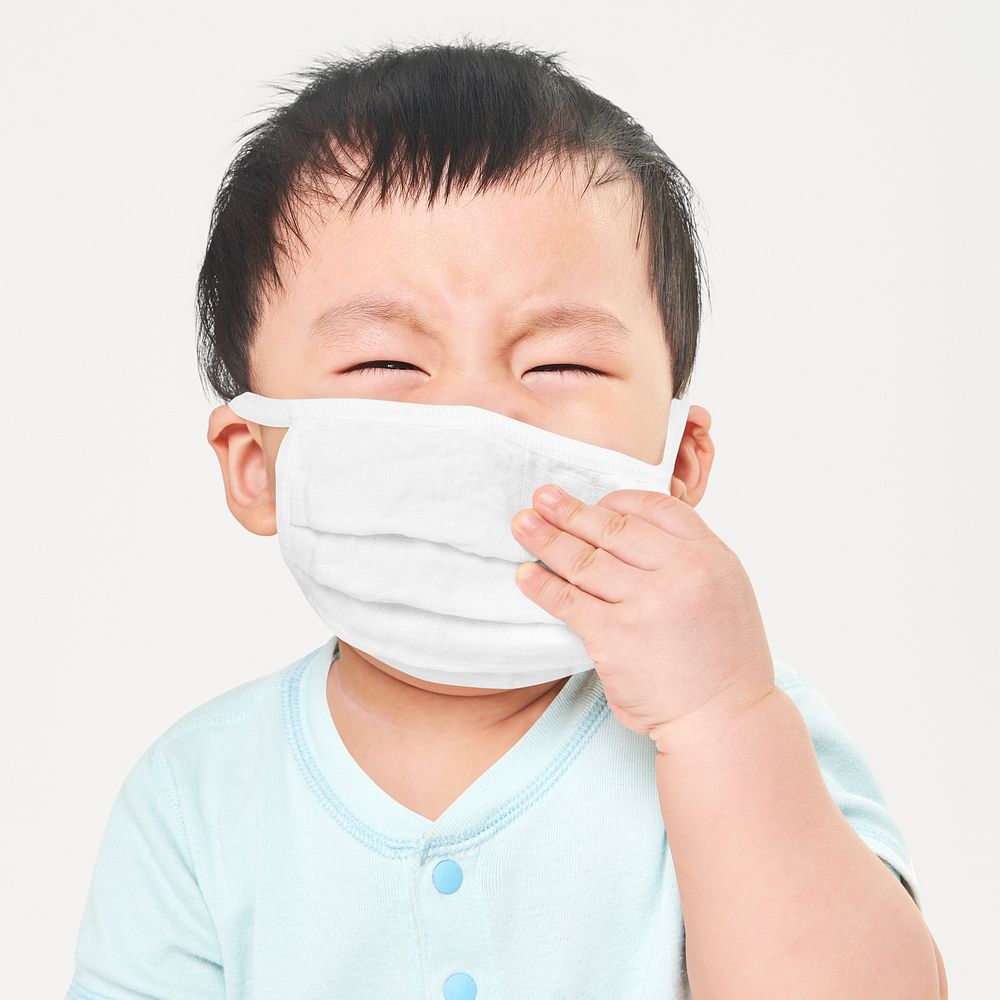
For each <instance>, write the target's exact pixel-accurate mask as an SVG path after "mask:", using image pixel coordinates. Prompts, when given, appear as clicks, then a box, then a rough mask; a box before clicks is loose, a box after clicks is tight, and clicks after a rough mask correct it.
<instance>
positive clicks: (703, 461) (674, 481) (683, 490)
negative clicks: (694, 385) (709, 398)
mask: <svg viewBox="0 0 1000 1000" xmlns="http://www.w3.org/2000/svg"><path fill="white" fill-rule="evenodd" d="M711 426H712V415H711V414H710V413H709V412H708V410H706V409H705V407H704V406H698V405H696V404H694V403H692V404H691V407H690V408H689V410H688V415H687V427H685V428H684V436H683V437H682V438H681V444H680V448H678V450H677V461H676V462H675V463H674V472H673V476H672V477H671V480H670V493H671V495H673V496H679V497H680V498H681V499H682V500H684V501H685V502H687V503H689V504H690V505H691V506H692V507H694V506H695V505H696V504H697V503H698V501H699V500H700V499H701V498H702V497H703V496H704V495H705V490H706V489H707V488H708V474H709V472H710V471H711V469H712V460H713V459H714V458H715V444H714V443H713V441H712V436H711V434H709V433H708V429H709V428H710V427H711Z"/></svg>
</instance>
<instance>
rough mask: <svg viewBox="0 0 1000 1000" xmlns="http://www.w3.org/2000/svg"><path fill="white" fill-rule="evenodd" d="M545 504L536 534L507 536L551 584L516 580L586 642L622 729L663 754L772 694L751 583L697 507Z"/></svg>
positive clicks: (676, 502)
mask: <svg viewBox="0 0 1000 1000" xmlns="http://www.w3.org/2000/svg"><path fill="white" fill-rule="evenodd" d="M541 492H542V491H541V489H539V490H536V491H535V494H534V496H533V497H532V504H533V512H534V513H535V515H536V516H539V517H540V522H539V524H537V525H536V526H532V525H531V524H530V523H525V521H526V520H529V519H530V514H531V513H532V512H529V511H518V513H517V514H516V515H515V516H514V518H513V520H512V522H511V526H512V531H513V532H514V535H515V536H516V537H517V539H518V540H519V541H520V542H521V544H522V545H523V546H524V547H525V548H526V549H528V550H529V551H530V552H532V553H534V554H535V555H536V556H537V557H538V558H539V559H541V560H542V561H543V562H544V563H545V564H546V565H547V566H551V567H552V569H553V570H554V572H551V573H550V572H549V571H548V570H547V569H546V568H545V567H544V566H538V565H536V564H534V563H523V564H522V566H521V567H519V569H518V572H517V575H516V577H515V579H517V582H518V586H519V587H520V588H521V590H522V592H523V593H524V594H526V595H527V596H528V597H530V598H531V599H532V600H533V601H534V602H535V603H536V604H538V605H539V606H540V607H542V608H544V609H545V610H546V611H548V612H549V614H551V615H553V616H555V617H556V618H559V619H561V620H562V621H564V622H565V623H566V624H567V625H568V626H569V627H570V628H571V629H572V630H573V631H574V632H575V633H576V634H577V635H578V636H579V637H580V639H582V640H583V643H584V646H585V647H586V650H587V654H588V655H589V656H590V658H591V659H592V660H593V661H594V667H595V669H596V670H597V673H598V675H599V676H600V678H601V682H602V684H603V686H604V693H605V696H606V697H607V700H608V704H609V705H610V706H611V709H612V711H613V712H614V713H615V715H616V716H617V717H618V719H619V720H620V721H621V722H622V724H623V725H625V726H627V727H628V728H629V729H632V730H634V731H635V732H637V733H642V734H644V735H648V736H649V737H650V738H651V739H653V740H656V742H657V748H658V749H659V750H663V749H664V748H665V744H666V741H665V740H663V737H665V736H666V735H667V734H668V732H669V733H671V734H672V733H674V732H675V731H676V729H677V723H678V721H679V720H681V719H682V718H688V719H693V718H697V719H699V720H705V721H709V720H710V721H714V722H718V721H719V720H722V719H725V718H727V717H731V716H732V715H733V714H737V713H739V712H741V711H743V710H744V709H747V708H750V707H751V706H752V705H754V704H756V703H757V702H758V701H760V700H761V699H762V698H764V697H765V696H766V695H767V694H770V693H771V691H773V690H774V686H775V684H774V665H773V663H772V660H771V652H770V649H769V647H768V643H767V638H766V636H765V633H764V624H763V622H762V621H761V617H760V609H759V607H758V606H757V599H756V597H755V596H754V592H753V588H752V586H751V585H750V580H749V578H748V577H747V574H746V571H745V570H744V569H743V565H742V564H741V563H740V561H739V559H738V558H737V557H736V554H735V553H734V552H733V551H732V550H731V549H730V548H729V547H728V546H726V545H725V543H724V542H723V541H722V540H721V539H720V538H719V537H718V536H717V535H715V534H714V533H713V532H712V531H711V530H709V528H708V527H707V526H706V524H705V522H704V521H702V519H701V517H700V516H699V515H698V514H697V513H696V512H695V510H694V508H693V507H692V506H691V505H690V504H688V503H685V502H684V501H683V500H681V499H679V498H677V497H672V496H670V495H669V494H666V493H656V492H652V491H649V490H616V491H614V492H613V493H609V494H607V496H605V497H603V498H602V499H601V500H600V501H599V502H598V503H597V504H586V503H583V502H582V501H581V500H577V499H575V498H574V497H572V496H570V495H568V494H566V493H562V495H561V496H560V497H559V498H558V499H557V500H555V502H554V503H545V502H544V501H543V499H542V497H541ZM556 573H558V574H559V576H557V575H556ZM560 577H563V578H564V579H560ZM703 724H704V723H703V722H698V723H696V724H695V725H696V728H700V727H701V725H703Z"/></svg>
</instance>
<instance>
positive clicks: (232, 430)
mask: <svg viewBox="0 0 1000 1000" xmlns="http://www.w3.org/2000/svg"><path fill="white" fill-rule="evenodd" d="M260 435H261V429H260V425H259V424H255V423H253V422H251V421H247V420H244V419H243V418H242V417H240V416H238V415H237V414H236V413H234V412H233V411H232V410H231V409H229V407H228V406H226V405H225V404H223V405H222V406H217V407H216V408H215V409H214V410H212V412H211V414H209V418H208V443H209V444H210V445H211V446H212V448H213V449H214V451H215V454H216V455H217V456H218V459H219V465H220V466H221V467H222V481H223V483H224V485H225V488H226V503H227V504H228V506H229V510H230V511H231V512H232V515H233V517H235V518H236V520H237V521H239V522H240V524H242V525H243V527H244V528H246V529H247V531H252V532H253V533H254V534H255V535H274V534H276V533H277V530H278V528H277V517H276V514H275V509H274V493H273V491H272V489H271V485H270V481H269V475H268V467H267V456H266V454H265V452H264V448H263V445H262V444H261V437H260Z"/></svg>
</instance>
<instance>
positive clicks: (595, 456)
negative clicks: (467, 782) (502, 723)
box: [229, 392, 690, 688]
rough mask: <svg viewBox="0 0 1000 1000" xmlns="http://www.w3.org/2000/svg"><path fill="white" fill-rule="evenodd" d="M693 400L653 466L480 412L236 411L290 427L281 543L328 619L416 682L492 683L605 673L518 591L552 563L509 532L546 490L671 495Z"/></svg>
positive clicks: (301, 403) (263, 404)
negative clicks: (552, 486)
mask: <svg viewBox="0 0 1000 1000" xmlns="http://www.w3.org/2000/svg"><path fill="white" fill-rule="evenodd" d="M689 405H690V404H689V403H687V402H682V401H681V400H678V399H675V400H673V401H672V403H671V405H670V413H669V424H668V429H667V436H666V444H665V446H664V449H663V458H662V460H661V461H660V463H659V464H658V465H650V464H649V463H648V462H643V461H640V460H639V459H637V458H633V457H632V456H631V455H626V454H624V453H623V452H620V451H615V450H613V449H611V448H603V447H600V446H598V445H594V444H588V443H587V442H585V441H579V440H577V439H576V438H570V437H564V436H563V435H561V434H556V433H553V432H552V431H548V430H543V429H542V428H540V427H536V426H534V425H533V424H528V423H524V422H523V421H520V420H515V419H513V418H512V417H508V416H505V415H503V414H501V413H497V412H495V411H494V410H488V409H482V408H480V407H477V406H461V405H451V404H437V403H403V402H397V401H395V400H384V399H356V398H326V397H322V398H315V399H276V398H272V397H269V396H260V395H258V394H256V393H252V392H244V393H241V394H240V395H239V396H236V397H235V398H234V399H233V400H232V402H230V403H229V407H230V409H231V410H233V411H234V412H235V413H236V414H238V415H239V416H241V417H243V418H244V419H246V420H250V421H253V422H254V423H258V424H265V425H267V426H270V427H287V428H288V431H287V432H286V433H285V436H284V438H283V439H282V442H281V446H280V447H279V449H278V456H277V458H276V460H275V479H276V489H277V496H276V497H275V507H276V515H277V530H278V539H279V544H280V547H281V554H282V556H283V557H284V559H285V562H286V563H287V564H288V566H289V568H290V569H291V571H292V575H293V576H294V577H295V579H296V580H297V581H298V584H299V586H300V587H301V588H302V591H303V593H304V594H305V596H306V599H307V600H308V601H309V603H310V604H311V605H312V607H313V609H314V610H315V612H316V613H317V614H318V615H319V617H320V619H321V620H322V621H323V623H324V624H325V625H326V626H327V627H328V628H329V629H331V630H332V632H333V634H335V635H336V636H338V637H340V638H342V639H344V641H345V642H347V643H349V644H350V645H352V646H354V647H356V648H358V649H360V650H362V651H363V652H365V653H367V654H369V655H370V656H374V657H375V658H376V659H379V660H381V661H382V662H383V663H386V664H388V665H389V666H390V667H394V668H395V669H396V670H401V671H403V672H404V673H406V674H409V675H410V676H412V677H418V678H420V679H422V680H425V681H432V682H433V683H436V684H455V685H461V686H466V687H482V688H515V687H527V686H529V685H532V684H541V683H544V682H546V681H553V680H557V679H559V678H561V677H567V676H569V675H570V674H575V673H579V672H581V671H584V670H590V669H592V668H593V666H594V664H593V661H592V660H591V659H590V658H589V657H588V656H587V653H586V650H585V648H584V645H583V641H582V640H581V639H580V638H579V637H578V636H577V635H576V633H574V632H573V631H572V630H571V629H570V628H569V626H568V625H566V624H565V623H564V622H563V621H561V620H560V619H558V618H556V617H554V616H553V615H551V614H549V613H548V612H547V611H545V610H544V609H542V608H541V607H539V606H538V605H537V604H536V603H535V602H534V601H532V600H531V599H530V598H529V597H527V596H526V595H525V594H523V593H522V592H521V590H520V588H519V587H518V585H517V582H516V581H515V579H514V572H515V571H516V569H517V567H518V565H519V564H520V563H522V562H529V561H538V562H540V561H541V560H537V559H536V557H535V555H534V554H533V553H531V552H530V551H529V550H528V549H526V548H525V547H524V546H523V545H522V544H521V543H520V542H519V541H518V540H517V538H516V537H515V536H514V534H513V532H512V530H511V521H512V519H513V517H514V515H515V514H516V513H517V512H518V511H519V510H521V509H522V508H530V507H531V506H532V502H531V498H532V494H533V493H534V491H535V490H536V489H537V488H538V487H539V486H541V485H542V484H543V483H556V484H557V485H559V486H561V487H563V489H565V490H567V491H568V492H569V493H570V494H572V495H573V496H574V497H576V498H577V499H579V500H583V501H584V502H585V503H590V504H593V503H597V501H598V500H600V499H601V498H602V497H604V496H605V495H607V494H608V493H611V492H612V491H614V490H619V489H640V490H655V491H657V492H661V493H669V492H670V478H671V475H672V474H673V469H674V462H675V461H676V458H677V450H678V448H679V446H680V441H681V437H682V436H683V433H684V428H685V426H686V424H687V413H688V408H689ZM542 565H545V564H544V563H542Z"/></svg>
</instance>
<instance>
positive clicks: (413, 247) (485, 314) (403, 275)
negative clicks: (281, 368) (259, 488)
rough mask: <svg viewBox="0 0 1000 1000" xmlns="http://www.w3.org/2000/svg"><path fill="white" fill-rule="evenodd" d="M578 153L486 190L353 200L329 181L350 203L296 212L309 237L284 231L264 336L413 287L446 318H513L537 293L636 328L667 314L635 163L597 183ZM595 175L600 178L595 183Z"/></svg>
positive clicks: (416, 296) (432, 312)
mask: <svg viewBox="0 0 1000 1000" xmlns="http://www.w3.org/2000/svg"><path fill="white" fill-rule="evenodd" d="M600 177H601V172H600V170H598V171H596V172H595V178H596V180H595V179H591V178H590V177H589V175H588V172H587V171H585V170H583V169H581V168H579V167H578V166H577V165H574V164H573V163H560V164H558V165H551V164H550V165H547V166H544V167H542V166H539V167H538V168H537V169H535V170H532V171H529V172H528V173H527V174H525V175H524V176H523V177H521V178H520V179H518V180H516V181H513V182H504V183H499V184H497V185H495V186H493V187H490V188H488V189H486V190H484V191H478V190H476V188H475V182H473V184H471V185H470V186H469V187H468V188H466V189H465V190H461V191H460V190H457V189H455V188H453V189H452V190H451V191H450V192H449V193H448V195H447V197H444V195H443V188H442V189H441V192H439V194H438V197H437V198H436V199H435V201H434V202H433V203H432V204H428V201H427V194H426V192H423V193H422V194H421V195H419V196H418V197H415V198H414V197H410V198H404V197H402V196H394V197H391V198H390V199H389V200H388V201H386V202H385V203H384V204H376V203H375V200H374V198H373V197H368V198H367V199H366V200H364V201H363V202H361V203H360V204H359V205H358V207H357V210H356V211H354V212H350V211H348V210H347V208H346V207H344V204H345V203H346V201H347V200H348V199H349V197H350V194H351V185H350V183H348V182H347V181H338V182H336V183H332V182H326V183H327V185H328V190H329V192H330V194H331V195H332V196H333V197H334V198H338V199H340V201H341V204H337V203H336V202H333V201H326V200H324V201H318V200H315V199H314V200H312V201H311V202H309V203H306V204H304V205H303V206H302V207H301V209H300V210H299V211H297V212H296V222H297V224H298V226H299V231H300V233H301V236H302V242H301V243H300V242H299V241H298V240H297V239H294V238H290V237H288V236H287V235H285V236H282V237H281V239H282V242H283V243H284V244H285V245H286V246H287V247H288V249H289V252H290V255H291V259H286V258H282V260H281V261H279V273H280V274H281V278H282V283H283V286H284V287H283V289H282V290H281V292H280V293H277V294H274V295H272V296H271V298H270V300H269V301H268V302H267V303H266V304H265V305H264V307H263V312H262V316H261V319H260V323H259V325H258V330H259V342H260V343H261V346H263V342H264V341H266V340H267V339H268V337H269V336H270V335H273V331H274V330H278V329H280V330H282V331H286V332H287V331H290V330H294V331H300V332H301V334H302V335H303V336H304V335H305V334H306V333H307V332H308V331H309V330H310V329H311V328H313V327H314V326H315V322H316V320H317V318H318V317H319V316H320V315H322V314H323V312H324V311H326V310H329V309H330V308H331V307H334V308H335V307H336V305H337V303H340V302H344V301H346V300H349V299H351V298H352V297H357V296H363V295H366V294H373V293H374V294H392V293H394V292H401V293H402V294H403V295H404V296H405V297H406V298H407V299H409V300H411V301H414V302H415V303H419V306H420V308H421V311H422V313H423V314H424V315H426V316H428V317H430V319H431V320H432V321H433V322H440V323H441V324H442V325H443V326H446V325H450V324H452V323H453V322H454V321H455V320H456V318H459V317H461V319H462V321H463V322H464V323H465V324H467V325H469V326H470V327H471V326H473V325H475V326H484V327H491V326H495V325H498V324H501V323H502V322H503V321H504V317H506V316H510V315H512V314H513V312H514V311H516V310H518V309H519V308H520V307H521V306H522V305H523V304H524V303H525V302H526V301H527V300H538V302H541V301H542V300H545V301H554V300H559V299H565V300H572V301H574V302H577V303H581V304H585V305H589V306H592V307H593V308H594V309H595V310H601V309H603V310H606V311H608V312H611V313H613V314H614V315H616V316H617V317H619V318H620V320H621V321H622V323H623V324H624V325H625V326H626V327H628V328H629V329H631V330H636V329H639V328H642V327H644V326H649V325H650V324H652V325H653V326H657V325H658V312H657V309H656V303H655V299H654V297H653V293H652V290H651V287H650V277H649V257H648V233H647V231H646V228H645V227H644V228H643V232H642V234H641V239H638V238H637V237H638V234H639V216H640V210H641V194H640V193H639V189H638V187H637V185H636V183H635V182H634V180H633V179H632V178H631V177H629V176H628V175H623V176H622V177H620V178H618V179H615V180H612V181H610V182H607V183H597V181H598V180H599V179H600ZM588 181H590V182H589V183H588Z"/></svg>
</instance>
